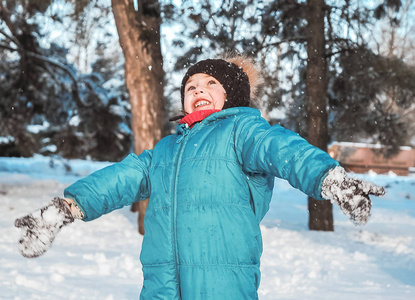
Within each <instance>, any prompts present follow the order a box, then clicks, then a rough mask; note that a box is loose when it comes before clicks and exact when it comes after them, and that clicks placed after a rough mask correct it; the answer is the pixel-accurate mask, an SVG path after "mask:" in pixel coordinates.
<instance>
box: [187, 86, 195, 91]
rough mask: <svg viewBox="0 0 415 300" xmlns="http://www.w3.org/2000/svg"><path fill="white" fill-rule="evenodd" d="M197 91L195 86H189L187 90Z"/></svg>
mask: <svg viewBox="0 0 415 300" xmlns="http://www.w3.org/2000/svg"><path fill="white" fill-rule="evenodd" d="M194 89H195V87H194V86H193V85H191V86H189V87H188V88H187V91H192V90H194Z"/></svg>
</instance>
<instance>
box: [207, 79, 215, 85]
mask: <svg viewBox="0 0 415 300" xmlns="http://www.w3.org/2000/svg"><path fill="white" fill-rule="evenodd" d="M208 84H209V85H210V84H216V81H215V80H209V82H208Z"/></svg>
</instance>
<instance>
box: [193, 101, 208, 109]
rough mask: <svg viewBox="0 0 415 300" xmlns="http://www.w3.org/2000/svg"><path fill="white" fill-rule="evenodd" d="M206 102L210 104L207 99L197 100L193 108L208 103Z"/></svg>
mask: <svg viewBox="0 0 415 300" xmlns="http://www.w3.org/2000/svg"><path fill="white" fill-rule="evenodd" d="M208 104H210V102H209V101H199V102H197V103H196V104H195V108H197V107H199V106H202V105H208Z"/></svg>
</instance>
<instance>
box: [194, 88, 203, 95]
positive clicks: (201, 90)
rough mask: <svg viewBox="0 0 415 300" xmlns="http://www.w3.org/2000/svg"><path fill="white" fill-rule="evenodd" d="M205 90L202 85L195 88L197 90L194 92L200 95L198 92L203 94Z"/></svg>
mask: <svg viewBox="0 0 415 300" xmlns="http://www.w3.org/2000/svg"><path fill="white" fill-rule="evenodd" d="M204 92H205V91H204V90H203V88H201V87H197V88H196V89H195V91H194V94H195V95H198V94H203V93H204Z"/></svg>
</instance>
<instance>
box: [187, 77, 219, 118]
mask: <svg viewBox="0 0 415 300" xmlns="http://www.w3.org/2000/svg"><path fill="white" fill-rule="evenodd" d="M225 100H226V91H225V89H224V88H223V86H222V85H221V84H220V83H219V81H217V80H216V79H215V78H214V77H212V76H210V75H207V74H204V73H197V74H195V75H193V76H192V77H190V78H189V80H188V81H187V83H186V85H185V87H184V110H185V111H186V112H187V113H189V114H190V113H192V112H194V111H198V110H206V109H222V108H223V105H225Z"/></svg>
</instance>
